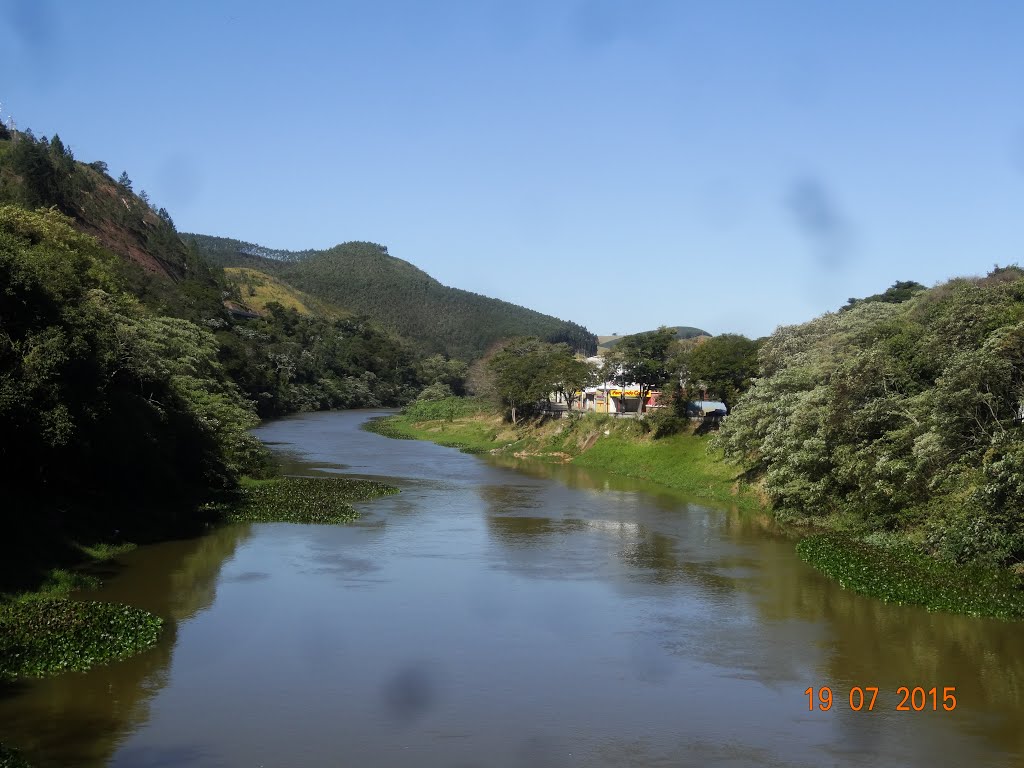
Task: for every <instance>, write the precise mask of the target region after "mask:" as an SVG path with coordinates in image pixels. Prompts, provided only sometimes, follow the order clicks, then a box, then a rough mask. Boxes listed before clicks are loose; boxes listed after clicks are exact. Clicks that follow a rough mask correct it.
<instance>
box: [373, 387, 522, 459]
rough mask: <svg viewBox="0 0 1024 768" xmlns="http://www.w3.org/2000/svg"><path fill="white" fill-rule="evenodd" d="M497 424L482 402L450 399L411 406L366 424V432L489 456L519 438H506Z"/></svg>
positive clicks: (505, 432) (498, 423)
mask: <svg viewBox="0 0 1024 768" xmlns="http://www.w3.org/2000/svg"><path fill="white" fill-rule="evenodd" d="M496 422H497V420H496V417H495V415H494V414H493V413H491V412H490V411H489V410H488V409H487V408H486V406H484V405H481V404H480V403H479V402H477V401H475V400H471V399H468V398H461V397H449V398H445V399H444V400H429V401H426V402H414V403H411V404H410V405H408V406H406V407H405V408H404V409H403V411H402V413H400V414H398V415H396V416H388V417H386V418H382V419H372V420H370V421H368V422H366V423H365V424H364V425H363V429H365V430H367V431H368V432H375V433H376V434H379V435H383V436H384V437H390V438H394V439H396V440H428V441H430V442H432V443H437V444H438V445H444V446H447V447H449V448H458V449H459V450H462V451H465V452H466V453H485V452H487V451H490V450H493V449H495V448H502V447H504V446H506V445H507V444H508V443H510V442H512V441H513V440H514V439H515V437H512V438H511V439H505V438H504V437H503V436H505V437H507V436H508V430H505V429H503V428H502V426H501V425H500V422H497V423H496Z"/></svg>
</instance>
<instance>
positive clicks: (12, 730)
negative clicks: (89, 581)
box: [0, 525, 249, 768]
mask: <svg viewBox="0 0 1024 768" xmlns="http://www.w3.org/2000/svg"><path fill="white" fill-rule="evenodd" d="M248 536H249V526H247V525H233V526H227V527H224V528H220V529H217V530H214V531H213V532H211V533H209V534H207V535H205V536H203V537H201V538H196V539H188V540H182V541H171V542H166V543H164V544H157V545H152V546H147V547H140V548H139V549H138V550H135V551H133V552H130V553H128V554H127V555H124V556H122V557H121V558H118V562H117V565H116V567H114V568H110V569H108V572H109V573H110V574H111V576H110V581H109V582H108V583H106V584H105V585H104V587H102V588H101V589H99V590H96V591H94V592H82V593H78V594H76V595H75V597H76V598H80V599H85V600H104V601H111V602H122V603H127V604H129V605H133V606H137V607H139V608H143V609H145V610H148V611H151V612H152V613H154V614H156V615H158V616H160V617H162V618H163V619H164V621H165V624H164V631H163V632H162V634H161V637H160V640H159V642H158V643H157V645H156V646H155V647H154V648H152V649H150V650H148V651H145V652H143V653H141V654H139V655H137V656H134V657H132V658H129V659H126V660H124V661H120V662H115V663H113V664H108V665H104V666H99V667H95V668H93V669H92V670H90V671H89V672H86V673H78V672H72V673H68V674H65V675H60V676H57V677H53V678H47V679H42V680H23V681H17V682H14V683H8V684H3V685H0V741H3V742H5V743H8V744H10V745H11V746H14V747H17V748H18V749H19V750H21V752H22V753H23V754H24V756H25V757H26V758H27V759H28V760H29V761H30V762H31V764H32V765H33V766H35V768H67V767H68V766H75V768H92V767H93V766H97V767H98V766H105V765H107V764H108V763H109V761H110V760H111V758H112V756H113V755H114V753H115V751H116V750H117V748H118V745H119V743H120V742H121V741H122V740H123V739H124V737H125V736H127V735H128V734H130V733H133V732H134V731H136V730H138V729H139V728H140V727H142V726H143V725H144V724H145V723H146V722H147V721H148V720H149V716H150V709H149V708H150V703H151V701H152V700H153V699H154V697H155V696H156V695H157V694H158V693H159V692H160V690H161V689H162V688H163V687H164V686H165V685H166V684H167V681H168V678H169V674H170V668H171V664H172V661H173V655H174V647H175V642H176V638H177V628H178V624H179V623H180V622H183V621H186V620H188V619H189V618H191V617H193V616H195V615H196V614H197V613H199V612H201V611H203V610H205V609H206V608H208V607H209V606H210V605H212V603H213V601H214V599H215V598H216V583H217V577H218V575H219V574H220V570H221V567H222V566H223V565H224V563H226V562H227V561H228V560H229V559H230V558H231V557H232V555H233V554H234V553H235V551H236V549H237V547H238V545H239V544H240V543H241V542H242V541H244V540H245V539H246V538H247V537H248ZM186 753H187V754H188V755H191V754H192V752H191V751H190V750H188V749H185V750H184V752H183V751H182V750H179V749H175V750H172V751H170V752H168V753H167V754H165V755H156V754H154V753H148V754H146V755H139V756H138V757H139V760H138V761H136V762H128V763H126V764H128V765H145V766H159V765H168V766H170V765H181V764H184V763H182V762H181V761H180V759H181V758H183V757H184V756H185V755H186ZM190 759H191V758H190ZM176 760H177V762H175V761H176Z"/></svg>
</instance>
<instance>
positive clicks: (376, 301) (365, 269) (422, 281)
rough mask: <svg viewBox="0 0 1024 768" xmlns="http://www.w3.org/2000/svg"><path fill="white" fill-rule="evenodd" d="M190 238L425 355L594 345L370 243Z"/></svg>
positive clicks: (574, 329) (208, 252) (560, 323)
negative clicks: (283, 245)
mask: <svg viewBox="0 0 1024 768" xmlns="http://www.w3.org/2000/svg"><path fill="white" fill-rule="evenodd" d="M187 239H188V240H189V241H190V242H192V243H194V244H195V245H196V247H197V248H198V250H199V252H200V253H201V254H202V255H203V256H204V257H205V258H206V259H207V260H208V261H210V263H212V264H217V265H219V266H222V267H250V268H254V269H257V270H260V271H263V272H266V273H268V274H271V275H273V276H275V277H278V278H281V279H283V280H285V281H286V282H287V283H289V284H291V285H293V286H295V287H296V288H299V289H301V290H302V291H305V292H306V293H308V294H310V295H312V296H315V297H318V298H320V299H325V300H327V301H330V302H332V303H334V304H336V305H338V306H339V307H342V308H343V309H346V310H348V311H350V312H353V313H355V314H359V315H365V316H366V317H368V318H370V319H371V320H372V321H374V322H376V323H377V324H378V325H380V326H381V327H383V328H386V329H388V330H390V331H392V332H394V333H396V334H398V335H399V336H401V337H403V338H406V339H410V340H412V341H414V342H415V343H416V344H417V346H418V347H419V349H420V350H421V351H422V352H423V353H424V354H435V353H440V354H445V355H448V356H451V357H455V358H460V359H463V360H470V359H473V358H477V357H479V356H480V355H482V354H483V353H484V352H485V351H486V350H487V349H488V348H490V347H491V346H492V345H493V344H494V343H495V342H497V341H500V340H502V339H506V338H509V337H512V336H536V337H538V338H540V339H542V340H544V341H547V342H551V343H565V344H568V345H569V346H570V347H571V348H572V349H574V350H577V351H580V352H584V353H586V354H590V355H592V354H594V353H595V352H596V350H597V338H596V337H595V336H594V335H593V334H592V333H590V332H589V331H588V330H587V329H586V328H584V327H582V326H580V325H577V324H576V323H571V322H567V321H564V320H559V319H557V318H554V317H551V316H549V315H544V314H541V313H540V312H535V311H533V310H530V309H525V308H524V307H520V306H517V305H515V304H510V303H508V302H506V301H500V300H498V299H492V298H489V297H487V296H481V295H479V294H476V293H470V292H469V291H463V290H460V289H458V288H449V287H447V286H445V285H442V284H441V283H439V282H438V281H437V280H435V279H434V278H432V277H431V276H430V275H428V274H427V273H426V272H424V271H422V270H420V269H418V268H416V267H415V266H413V265H412V264H410V263H409V262H407V261H403V260H402V259H398V258H395V257H394V256H391V255H389V254H388V252H387V248H385V247H383V246H380V245H377V244H375V243H362V242H352V243H343V244H341V245H337V246H335V247H334V248H330V249H328V250H324V251H280V250H272V249H268V248H264V247H262V246H258V245H254V244H252V243H244V242H240V241H238V240H231V239H228V238H222V237H208V236H204V235H190V236H187Z"/></svg>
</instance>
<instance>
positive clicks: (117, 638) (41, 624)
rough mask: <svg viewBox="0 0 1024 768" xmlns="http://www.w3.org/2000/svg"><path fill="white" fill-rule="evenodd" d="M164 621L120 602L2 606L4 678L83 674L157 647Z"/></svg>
mask: <svg viewBox="0 0 1024 768" xmlns="http://www.w3.org/2000/svg"><path fill="white" fill-rule="evenodd" d="M162 626H163V620H162V619H160V618H159V617H157V616H154V615H153V614H151V613H148V612H147V611H143V610H141V609H139V608H133V607H131V606H128V605H120V604H117V603H100V602H84V601H78V600H68V599H63V598H59V599H52V598H43V597H36V598H31V599H29V598H23V599H20V600H15V601H12V602H8V603H5V604H3V605H0V680H13V679H15V678H18V677H45V676H48V675H55V674H59V673H61V672H68V671H72V670H75V671H83V670H86V669H89V668H90V667H92V666H93V665H95V664H106V663H108V662H111V661H116V660H118V659H124V658H127V657H128V656H132V655H134V654H136V653H139V652H140V651H143V650H146V649H147V648H150V647H151V646H153V645H155V644H156V642H157V639H158V638H159V636H160V630H161V627H162Z"/></svg>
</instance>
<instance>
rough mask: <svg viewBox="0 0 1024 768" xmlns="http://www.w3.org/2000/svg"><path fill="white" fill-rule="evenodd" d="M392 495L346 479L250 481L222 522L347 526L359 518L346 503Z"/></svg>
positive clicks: (387, 489) (373, 484) (377, 485)
mask: <svg viewBox="0 0 1024 768" xmlns="http://www.w3.org/2000/svg"><path fill="white" fill-rule="evenodd" d="M392 493H398V489H397V488H395V487H394V486H391V485H386V484H385V483H378V482H376V481H373V480H356V479H353V478H347V477H338V478H312V477H284V478H278V479H274V480H257V481H253V480H250V481H248V482H246V483H244V484H243V486H242V493H241V499H240V500H239V501H238V502H237V503H235V504H232V505H230V506H228V507H227V508H226V509H225V510H224V513H225V514H224V518H225V520H227V521H228V522H257V523H315V524H320V525H333V524H337V523H348V522H351V521H353V520H355V519H356V518H358V517H359V513H358V512H357V511H356V510H355V509H354V508H353V507H352V505H351V504H350V503H349V502H353V501H366V500H368V499H373V498H376V497H378V496H385V495H388V494H392Z"/></svg>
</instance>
